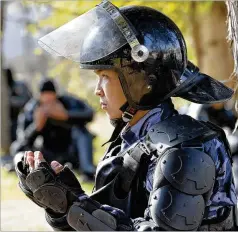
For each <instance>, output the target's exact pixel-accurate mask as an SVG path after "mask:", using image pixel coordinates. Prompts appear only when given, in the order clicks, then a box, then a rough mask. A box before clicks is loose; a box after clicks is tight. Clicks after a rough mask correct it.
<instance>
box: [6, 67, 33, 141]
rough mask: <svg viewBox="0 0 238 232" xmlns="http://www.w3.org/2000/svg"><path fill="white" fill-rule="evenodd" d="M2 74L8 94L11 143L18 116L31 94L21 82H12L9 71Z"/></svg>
mask: <svg viewBox="0 0 238 232" xmlns="http://www.w3.org/2000/svg"><path fill="white" fill-rule="evenodd" d="M4 72H5V77H6V78H7V84H8V89H9V94H10V119H11V142H13V141H15V140H16V129H17V117H18V114H19V113H20V111H21V110H22V109H23V107H24V105H25V104H26V103H27V102H28V101H29V100H30V99H31V97H32V93H31V91H30V90H29V88H28V87H27V85H26V84H25V83H24V82H23V81H16V80H14V77H13V74H12V70H11V69H5V70H4Z"/></svg>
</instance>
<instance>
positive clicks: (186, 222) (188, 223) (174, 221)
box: [150, 185, 205, 230]
mask: <svg viewBox="0 0 238 232" xmlns="http://www.w3.org/2000/svg"><path fill="white" fill-rule="evenodd" d="M150 199H151V200H150V212H151V217H152V219H153V221H154V222H156V224H157V225H161V227H162V228H163V227H165V228H166V226H169V227H172V228H173V230H174V229H175V230H195V229H197V228H198V227H199V225H200V223H201V221H202V218H203V214H204V209H205V203H204V199H203V197H202V196H201V195H199V196H191V195H187V194H184V193H181V192H179V191H178V190H176V189H174V188H173V187H172V186H168V185H166V186H163V187H162V188H159V189H157V190H156V191H155V192H153V194H152V195H151V198H150ZM164 224H165V226H163V225H164Z"/></svg>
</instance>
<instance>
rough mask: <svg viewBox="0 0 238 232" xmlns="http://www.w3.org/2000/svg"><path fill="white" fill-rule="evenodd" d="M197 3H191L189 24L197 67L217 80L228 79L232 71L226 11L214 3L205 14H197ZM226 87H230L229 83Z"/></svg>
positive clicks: (219, 3) (222, 3)
mask: <svg viewBox="0 0 238 232" xmlns="http://www.w3.org/2000/svg"><path fill="white" fill-rule="evenodd" d="M198 4H203V3H201V2H200V3H199V2H192V3H191V12H192V14H191V22H192V32H193V40H194V47H195V50H196V53H197V60H198V66H199V68H200V70H201V72H204V73H206V74H208V75H210V76H212V77H214V78H216V79H218V80H225V79H228V78H229V77H230V76H231V74H232V71H233V64H234V62H233V58H232V52H231V49H230V47H229V44H228V42H227V39H226V38H227V25H226V18H227V9H226V5H225V3H224V2H214V3H212V6H211V7H210V8H209V10H208V11H206V12H205V13H201V12H198ZM227 85H229V86H231V84H230V83H227Z"/></svg>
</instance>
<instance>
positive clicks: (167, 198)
mask: <svg viewBox="0 0 238 232" xmlns="http://www.w3.org/2000/svg"><path fill="white" fill-rule="evenodd" d="M214 181H215V164H214V162H213V160H212V159H211V157H210V156H208V155H207V154H206V153H204V152H202V151H199V150H197V149H193V148H184V149H177V148H174V149H170V150H168V151H167V152H165V154H164V155H163V156H162V157H161V158H160V159H159V162H158V164H157V167H156V169H155V173H154V184H153V189H154V190H153V191H152V193H151V196H150V200H149V211H150V215H151V218H152V219H153V221H154V222H155V223H156V224H157V225H159V226H160V227H161V228H163V229H165V230H197V229H198V227H199V226H200V224H201V222H202V219H203V215H204V210H205V205H206V199H207V195H209V193H210V192H211V190H212V188H213V185H214Z"/></svg>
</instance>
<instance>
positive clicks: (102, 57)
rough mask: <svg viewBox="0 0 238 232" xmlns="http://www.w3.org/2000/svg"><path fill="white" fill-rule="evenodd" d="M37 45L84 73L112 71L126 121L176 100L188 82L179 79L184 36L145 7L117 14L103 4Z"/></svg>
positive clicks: (183, 59) (183, 62)
mask: <svg viewBox="0 0 238 232" xmlns="http://www.w3.org/2000/svg"><path fill="white" fill-rule="evenodd" d="M39 44H40V45H41V46H42V47H43V48H45V49H46V50H47V51H49V52H50V53H53V54H55V55H58V56H64V57H66V58H68V59H72V60H74V61H76V62H79V63H80V67H81V68H84V69H111V68H113V69H115V70H116V71H117V72H118V73H119V78H120V82H121V85H122V88H123V91H124V94H125V96H126V98H127V101H128V102H127V103H126V104H125V105H124V106H123V107H122V108H121V110H122V111H123V112H124V116H125V117H124V120H125V121H126V120H127V119H128V120H130V119H131V118H132V117H133V115H134V114H135V112H136V111H137V110H139V109H140V110H147V109H151V108H153V107H155V106H156V105H157V104H159V103H160V102H162V101H164V100H165V99H167V98H169V97H171V96H179V95H178V93H179V92H181V86H183V87H187V86H186V82H188V83H190V80H191V78H190V75H189V76H183V73H184V71H185V69H186V67H187V51H186V44H185V41H184V38H183V36H182V33H181V32H180V30H179V29H178V27H177V26H176V25H175V23H174V22H173V21H172V20H171V19H169V18H168V17H167V16H165V15H164V14H162V13H161V12H159V11H157V10H154V9H152V8H149V7H142V6H129V7H122V8H119V9H118V8H117V7H115V6H114V5H113V4H112V3H111V2H109V1H103V2H102V3H101V4H99V5H98V6H96V7H95V8H93V9H92V10H90V11H88V12H86V13H85V14H83V15H81V16H79V17H78V18H76V19H74V20H72V21H71V22H69V23H67V24H65V25H63V26H62V27H60V28H58V29H56V30H55V31H53V32H51V33H50V34H48V35H46V36H44V37H43V38H41V39H40V40H39ZM182 77H183V78H182ZM192 77H193V75H192ZM189 86H190V85H189ZM176 94H177V95H176Z"/></svg>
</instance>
